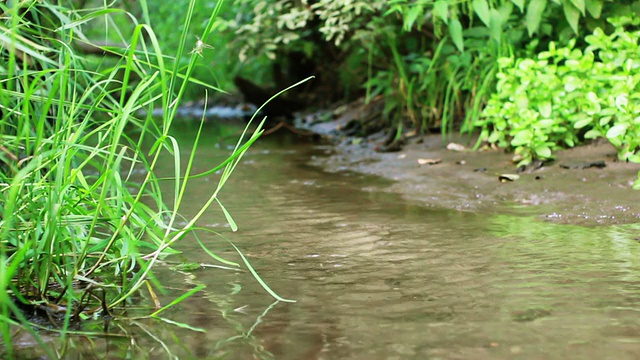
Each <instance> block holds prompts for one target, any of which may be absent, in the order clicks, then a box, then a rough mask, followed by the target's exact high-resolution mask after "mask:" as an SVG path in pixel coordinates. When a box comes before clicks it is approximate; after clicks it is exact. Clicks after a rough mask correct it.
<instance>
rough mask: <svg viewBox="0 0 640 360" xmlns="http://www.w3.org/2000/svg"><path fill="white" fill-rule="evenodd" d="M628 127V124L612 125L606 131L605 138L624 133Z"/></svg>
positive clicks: (615, 136)
mask: <svg viewBox="0 0 640 360" xmlns="http://www.w3.org/2000/svg"><path fill="white" fill-rule="evenodd" d="M628 127H629V124H616V125H613V126H612V127H611V129H609V130H608V131H607V135H606V137H607V139H609V140H611V139H614V138H617V137H619V136H622V135H624V134H625V133H626V132H627V128H628Z"/></svg>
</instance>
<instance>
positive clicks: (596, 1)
mask: <svg viewBox="0 0 640 360" xmlns="http://www.w3.org/2000/svg"><path fill="white" fill-rule="evenodd" d="M603 3H604V0H586V2H585V4H586V7H587V11H588V12H589V14H591V16H593V18H594V19H599V18H600V15H601V14H602V4H603Z"/></svg>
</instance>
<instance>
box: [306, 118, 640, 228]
mask: <svg viewBox="0 0 640 360" xmlns="http://www.w3.org/2000/svg"><path fill="white" fill-rule="evenodd" d="M323 126H325V127H326V126H327V125H326V124H325V125H323ZM323 130H326V129H323ZM334 141H336V142H337V143H338V145H337V146H335V148H332V150H331V155H330V156H328V157H319V158H315V159H313V163H314V164H315V165H320V166H322V167H323V168H325V169H326V170H328V171H343V170H351V171H355V172H360V173H366V174H373V175H377V176H382V177H385V178H388V179H391V180H393V181H394V183H393V185H391V186H390V187H389V188H388V190H389V191H393V192H396V193H399V194H402V195H403V196H404V197H406V198H407V199H410V200H411V201H415V202H419V203H421V204H422V205H424V206H428V207H436V208H448V209H456V210H460V211H474V212H504V211H509V212H518V213H522V212H524V213H528V214H536V215H539V216H541V217H542V218H544V219H547V220H549V221H553V222H559V223H573V224H585V225H588V224H620V223H632V222H636V221H638V219H639V218H640V202H639V201H638V198H639V197H640V193H639V192H637V191H634V190H633V189H632V184H633V182H634V180H635V179H636V177H637V174H638V170H640V167H639V166H638V165H637V164H631V163H621V162H618V161H616V152H615V150H614V149H613V147H612V146H611V145H609V144H608V143H607V142H605V141H601V142H595V143H593V144H590V145H584V146H581V147H577V148H574V149H568V150H564V151H560V152H558V153H557V159H556V161H555V162H553V163H551V164H548V165H546V166H543V167H542V168H539V169H537V170H532V171H526V172H524V173H520V174H518V175H519V178H518V179H517V180H515V181H504V182H502V181H500V180H499V175H500V174H516V168H515V165H514V164H513V162H512V161H511V159H512V157H513V155H512V154H508V153H505V152H504V151H502V150H488V151H476V152H474V151H467V150H465V151H452V150H447V143H445V142H443V140H442V137H441V136H440V135H426V136H423V137H421V138H414V139H410V140H409V141H408V144H407V145H406V146H404V147H403V149H402V150H401V151H398V152H390V153H380V152H376V151H375V150H374V149H375V147H376V146H379V143H380V141H381V137H378V138H376V137H375V136H374V137H372V138H371V139H369V140H366V139H363V140H355V141H354V139H340V138H339V137H337V138H336V137H334ZM454 141H455V142H460V143H463V144H468V142H469V141H467V140H465V139H464V138H463V139H458V140H455V139H454ZM471 144H473V143H471ZM431 162H437V163H436V164H424V163H431ZM603 162H604V165H605V166H604V167H603V168H602V165H603ZM420 163H423V164H422V165H421V164H420ZM588 165H594V166H591V167H587V166H588Z"/></svg>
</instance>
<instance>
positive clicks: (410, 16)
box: [404, 4, 424, 31]
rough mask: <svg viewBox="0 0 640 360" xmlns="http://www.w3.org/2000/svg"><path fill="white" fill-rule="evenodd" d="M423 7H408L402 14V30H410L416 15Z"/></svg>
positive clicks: (420, 12) (421, 11)
mask: <svg viewBox="0 0 640 360" xmlns="http://www.w3.org/2000/svg"><path fill="white" fill-rule="evenodd" d="M423 12H424V8H423V7H422V5H419V4H418V5H414V6H413V7H411V8H410V9H409V12H408V13H406V14H405V16H404V31H411V29H412V28H413V24H414V23H415V22H416V20H417V19H418V16H420V15H422V14H423Z"/></svg>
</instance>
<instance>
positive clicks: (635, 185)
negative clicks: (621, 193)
mask: <svg viewBox="0 0 640 360" xmlns="http://www.w3.org/2000/svg"><path fill="white" fill-rule="evenodd" d="M638 176H640V175H638ZM633 190H640V178H638V180H636V181H634V182H633Z"/></svg>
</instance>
